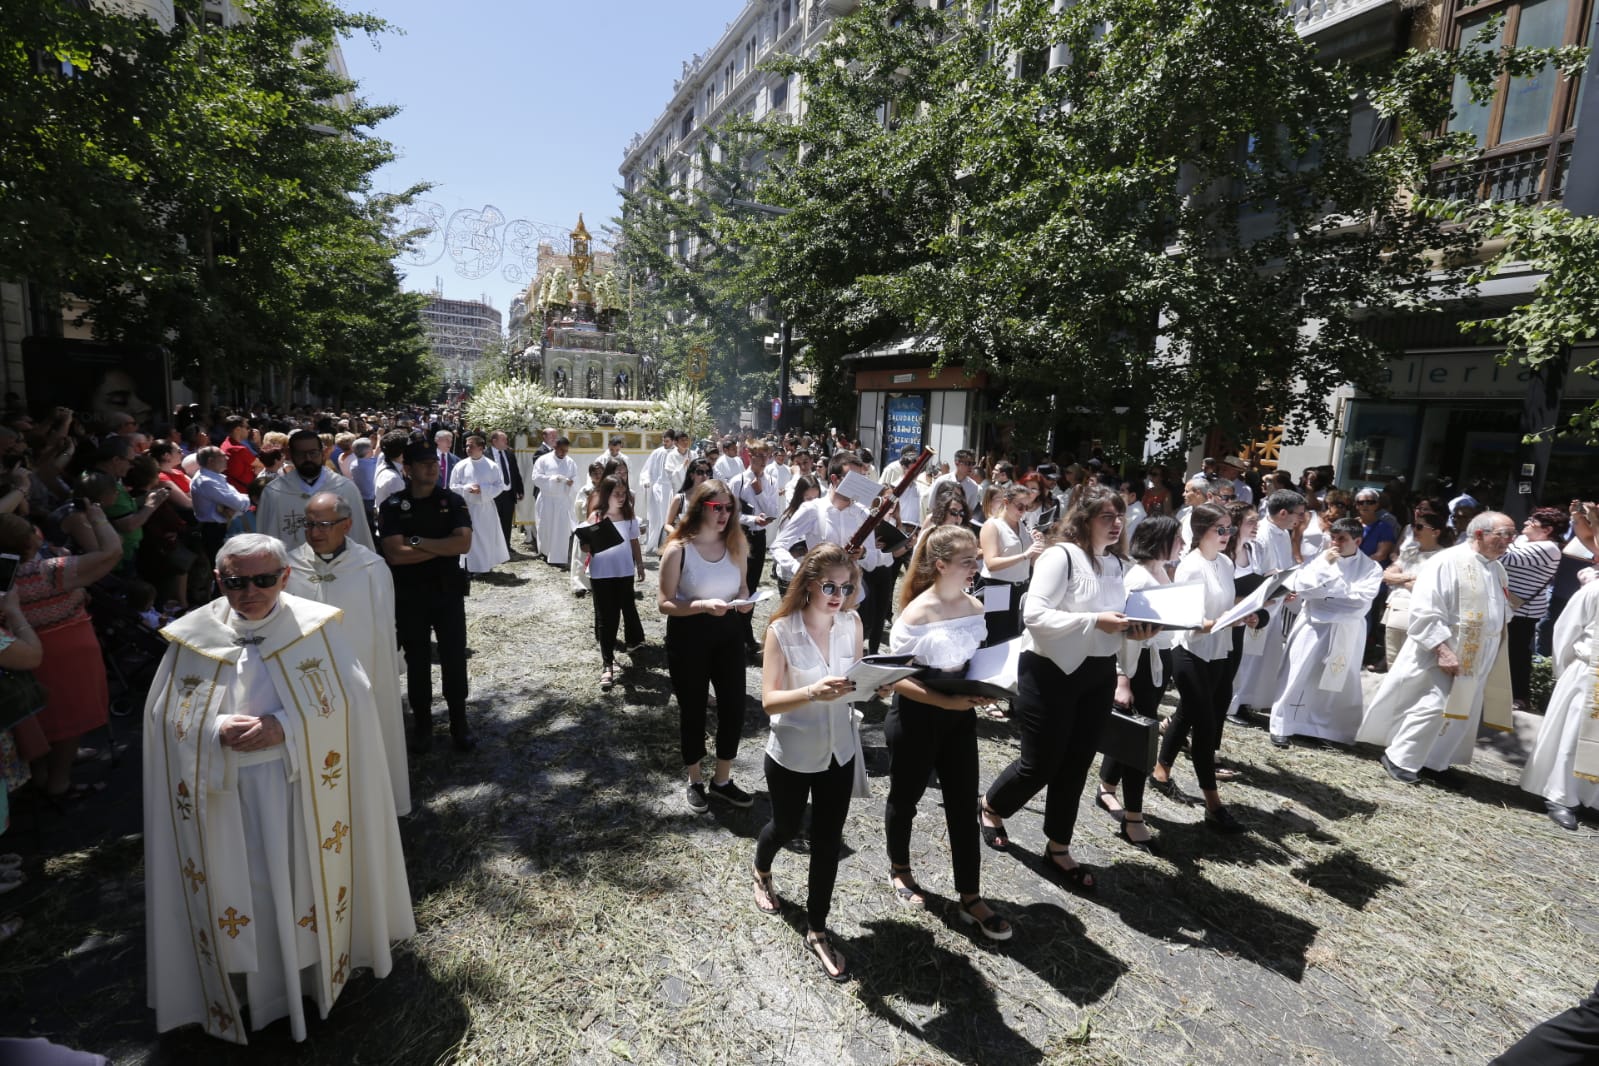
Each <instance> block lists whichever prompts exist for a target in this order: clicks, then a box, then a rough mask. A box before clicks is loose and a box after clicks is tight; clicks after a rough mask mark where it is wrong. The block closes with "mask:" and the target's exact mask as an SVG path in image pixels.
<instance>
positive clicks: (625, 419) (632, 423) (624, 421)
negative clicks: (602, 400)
mask: <svg viewBox="0 0 1599 1066" xmlns="http://www.w3.org/2000/svg"><path fill="white" fill-rule="evenodd" d="M646 402H647V401H646ZM615 418H616V428H617V429H633V430H640V429H652V428H656V422H655V419H656V413H655V412H654V411H633V410H626V409H624V410H620V411H617V412H616V415H615Z"/></svg>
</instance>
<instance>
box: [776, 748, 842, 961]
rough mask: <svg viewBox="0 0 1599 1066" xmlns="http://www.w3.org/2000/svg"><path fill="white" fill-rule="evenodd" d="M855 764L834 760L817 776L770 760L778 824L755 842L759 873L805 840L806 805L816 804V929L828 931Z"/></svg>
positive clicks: (812, 904) (808, 912)
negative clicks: (789, 847)
mask: <svg viewBox="0 0 1599 1066" xmlns="http://www.w3.org/2000/svg"><path fill="white" fill-rule="evenodd" d="M854 784H855V760H854V759H851V760H850V761H849V762H847V763H845V764H844V765H843V766H840V765H839V764H838V760H837V759H832V760H831V761H830V762H829V763H828V767H827V769H825V770H822V771H819V772H817V773H814V774H807V773H801V772H800V771H798V770H790V769H788V768H787V767H785V766H784V765H783V764H782V763H780V762H778V761H777V760H776V759H774V758H772V757H771V756H770V755H768V756H767V757H766V791H767V793H768V794H769V795H770V796H771V798H772V820H771V821H769V822H767V823H766V826H765V828H763V829H762V830H761V835H760V836H759V837H758V838H757V839H756V841H755V868H756V869H757V870H759V871H761V872H762V873H767V872H769V871H770V870H771V868H772V861H773V860H774V859H776V858H777V851H778V849H779V848H781V847H782V846H783V845H784V844H787V843H788V842H789V841H790V840H793V839H794V838H795V837H796V836H798V835H799V831H800V828H801V827H802V826H803V824H804V822H805V800H806V799H807V798H809V799H810V801H811V869H810V876H809V878H808V880H807V886H806V897H805V917H806V919H807V921H808V922H809V924H810V927H811V928H812V929H826V928H827V915H828V912H829V911H831V910H832V909H833V885H834V883H835V882H837V880H838V851H839V848H840V847H841V846H842V844H843V842H844V819H845V818H846V817H848V815H849V801H850V790H851V788H852V787H853V786H854Z"/></svg>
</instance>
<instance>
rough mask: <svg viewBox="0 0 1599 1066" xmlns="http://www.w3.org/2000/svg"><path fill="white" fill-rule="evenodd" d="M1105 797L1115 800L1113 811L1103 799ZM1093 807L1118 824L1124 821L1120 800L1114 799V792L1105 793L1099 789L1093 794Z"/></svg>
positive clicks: (1104, 790) (1105, 791)
mask: <svg viewBox="0 0 1599 1066" xmlns="http://www.w3.org/2000/svg"><path fill="white" fill-rule="evenodd" d="M1106 796H1110V797H1112V798H1113V799H1116V807H1115V809H1114V810H1113V809H1112V808H1111V805H1110V803H1109V802H1108V801H1107V800H1106V799H1105V797H1106ZM1094 806H1096V807H1098V808H1099V809H1100V810H1102V811H1104V812H1105V813H1106V814H1108V815H1110V816H1111V817H1112V818H1114V819H1116V820H1117V821H1118V822H1120V821H1124V820H1125V819H1124V817H1123V815H1124V811H1123V809H1122V807H1121V800H1120V799H1119V798H1117V797H1116V793H1114V792H1110V791H1107V790H1106V789H1103V788H1102V789H1100V790H1099V791H1098V792H1097V793H1095V794H1094Z"/></svg>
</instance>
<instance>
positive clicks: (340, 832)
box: [322, 822, 350, 855]
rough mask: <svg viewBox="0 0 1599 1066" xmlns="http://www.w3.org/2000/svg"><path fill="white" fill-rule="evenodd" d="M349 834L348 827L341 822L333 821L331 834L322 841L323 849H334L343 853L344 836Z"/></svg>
mask: <svg viewBox="0 0 1599 1066" xmlns="http://www.w3.org/2000/svg"><path fill="white" fill-rule="evenodd" d="M349 835H350V827H349V826H347V825H345V824H344V823H343V822H334V823H333V835H332V836H330V837H328V838H327V839H326V840H324V841H323V842H322V850H323V851H335V852H338V853H339V854H340V855H343V854H344V838H345V837H347V836H349Z"/></svg>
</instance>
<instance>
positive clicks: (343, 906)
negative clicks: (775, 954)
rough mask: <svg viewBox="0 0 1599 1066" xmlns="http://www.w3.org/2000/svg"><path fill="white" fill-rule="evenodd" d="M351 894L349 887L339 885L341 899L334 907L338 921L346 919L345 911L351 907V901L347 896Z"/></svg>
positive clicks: (334, 914) (334, 915)
mask: <svg viewBox="0 0 1599 1066" xmlns="http://www.w3.org/2000/svg"><path fill="white" fill-rule="evenodd" d="M349 894H350V890H349V889H348V888H346V887H345V886H344V885H340V886H339V899H338V902H337V904H336V905H335V906H334V908H333V917H334V918H335V919H336V920H338V921H341V922H342V921H344V912H345V911H347V910H349V909H350V901H349V900H348V899H346V898H345V897H346V896H348V895H349Z"/></svg>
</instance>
